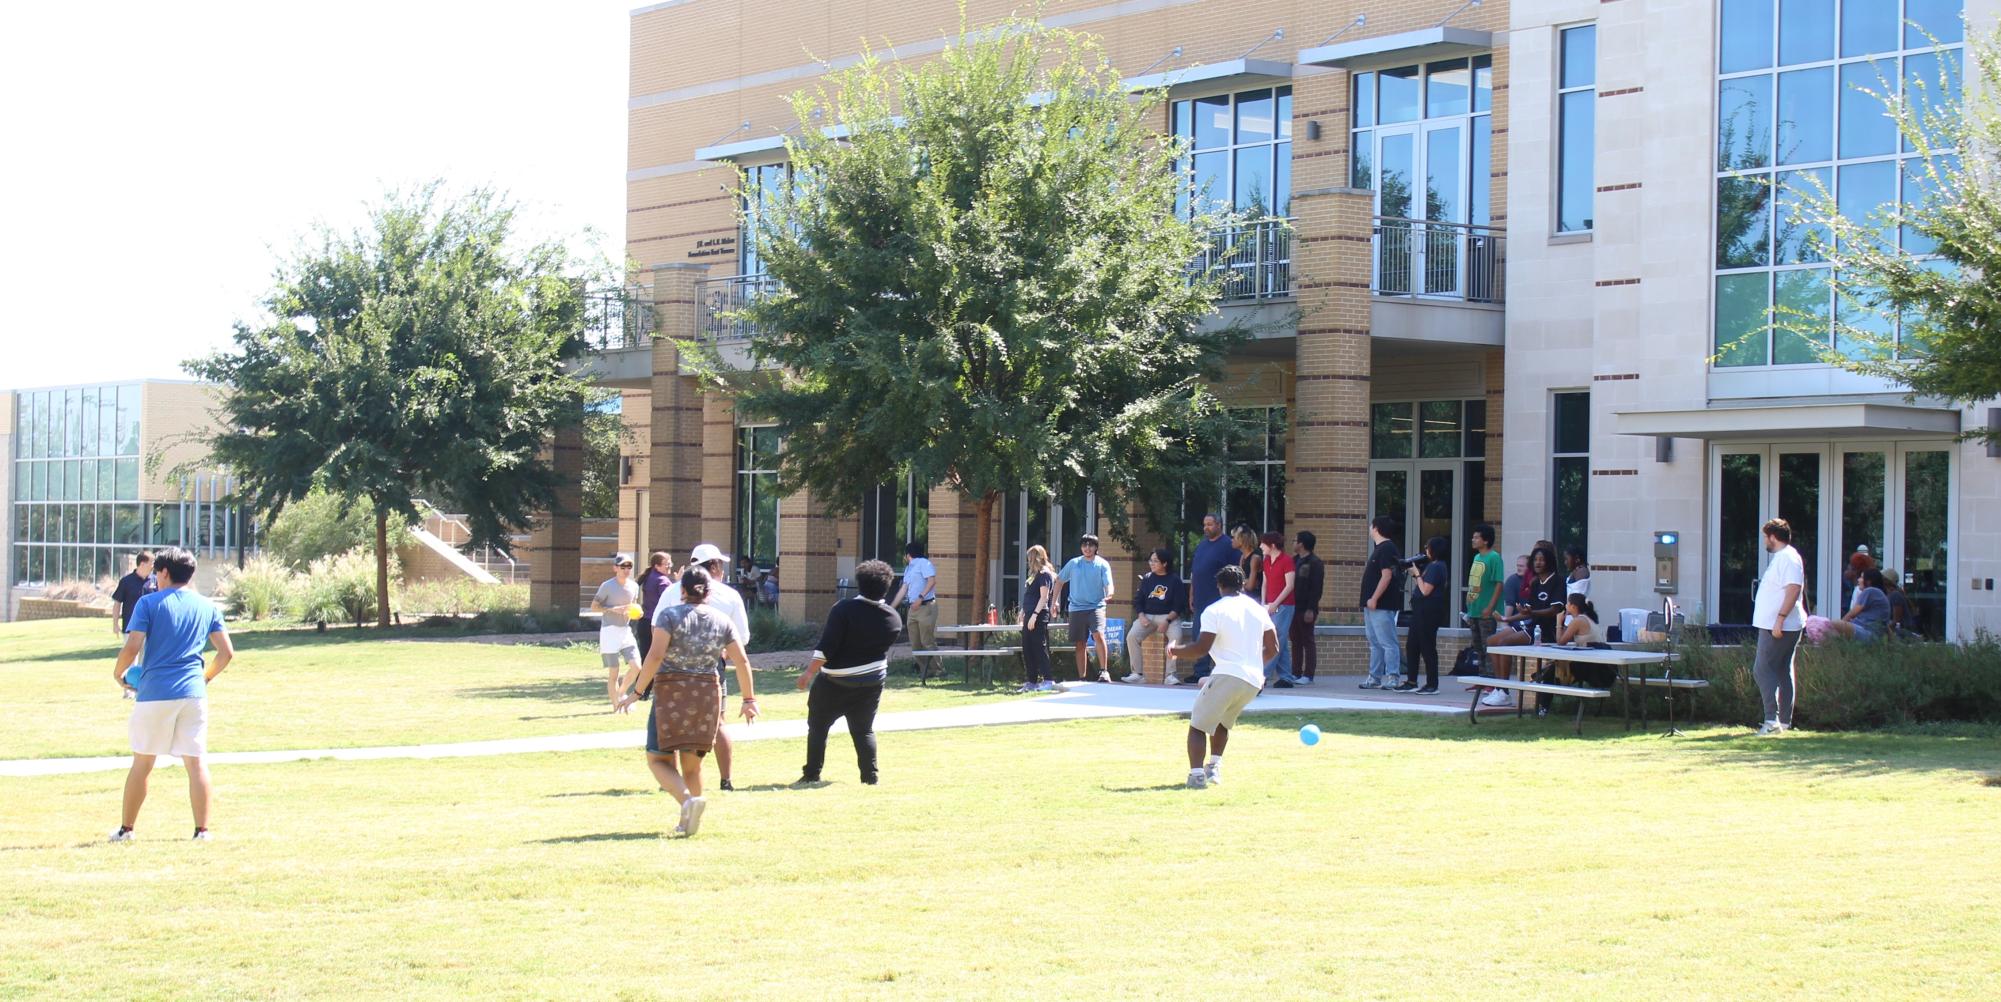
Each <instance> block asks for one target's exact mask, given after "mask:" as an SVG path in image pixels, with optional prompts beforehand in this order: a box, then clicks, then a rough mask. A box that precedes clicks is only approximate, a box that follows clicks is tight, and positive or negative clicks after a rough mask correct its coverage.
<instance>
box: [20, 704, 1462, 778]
mask: <svg viewBox="0 0 2001 1002" xmlns="http://www.w3.org/2000/svg"><path fill="white" fill-rule="evenodd" d="M1070 687H1071V688H1070V690H1069V691H1068V692H1060V693H1051V694H1049V695H1046V696H1037V697H1032V698H1031V697H1022V698H1017V699H1000V700H996V701H994V702H991V703H979V704H975V705H973V706H955V707H950V708H947V709H940V710H910V711H906V712H902V713H885V714H883V715H881V716H879V717H877V718H876V722H875V726H876V730H877V731H878V732H890V731H924V730H936V729H940V728H948V727H991V726H996V725H1001V724H1036V723H1048V722H1051V721H1060V720H1092V719H1101V718H1106V717H1158V716H1175V715H1186V714H1187V713H1188V711H1189V709H1190V708H1191V707H1192V706H1194V704H1195V692H1196V689H1195V687H1194V686H1173V687H1168V686H1152V685H1146V686H1141V685H1121V684H1118V683H1102V682H1072V683H1070ZM1319 688H1321V687H1319V686H1315V687H1313V688H1310V689H1306V690H1289V691H1285V692H1277V691H1273V690H1266V691H1265V692H1264V694H1262V695H1260V696H1259V697H1258V698H1257V700H1256V701H1255V702H1253V703H1252V704H1251V705H1250V708H1249V709H1248V710H1247V711H1246V712H1249V713H1325V712H1327V711H1329V710H1390V711H1404V712H1412V713H1443V714H1451V713H1464V712H1466V711H1465V704H1464V703H1463V702H1462V701H1461V700H1460V699H1449V700H1440V698H1439V697H1429V698H1422V699H1420V698H1405V699H1393V698H1386V697H1381V696H1376V697H1374V698H1366V699H1364V698H1349V697H1345V696H1333V695H1324V696H1323V695H1319V694H1317V693H1315V692H1314V690H1315V689H1319ZM1365 695H1366V694H1365ZM644 719H645V718H644V716H643V715H635V716H634V717H633V718H632V726H631V727H627V728H623V729H621V730H618V731H608V732H604V733H599V734H558V735H551V736H548V737H536V738H503V739H500V740H495V741H462V742H458V743H455V744H433V745H390V746H385V747H376V748H307V749H294V750H283V751H243V752H215V753H212V754H210V755H209V756H208V761H209V762H210V763H211V764H214V765H258V764H266V763H275V762H304V761H310V760H313V759H335V760H339V761H366V760H369V759H387V758H420V759H425V758H468V757H475V756H481V755H522V754H528V753H531V752H570V751H602V750H605V749H620V748H631V749H637V748H639V747H640V746H641V745H642V743H643V740H644V735H643V734H641V729H642V727H643V723H642V722H643V721H644ZM835 730H836V731H837V732H844V731H845V730H846V726H845V725H844V724H836V725H835ZM729 733H730V737H731V738H732V739H734V740H736V741H766V740H778V739H783V738H798V737H804V736H805V734H806V722H805V721H804V720H779V721H773V722H771V723H767V724H756V725H745V724H740V723H738V724H731V725H729ZM131 761H132V760H131V757H130V756H126V755H116V756H112V755H106V756H99V757H95V758H40V759H12V760H7V761H0V776H60V775H69V774H74V773H85V772H109V771H114V770H119V769H124V768H125V767H126V766H127V765H129V764H130V763H131ZM176 761H177V760H175V759H173V758H171V757H168V756H162V757H161V764H163V765H169V764H174V763H175V762H176Z"/></svg>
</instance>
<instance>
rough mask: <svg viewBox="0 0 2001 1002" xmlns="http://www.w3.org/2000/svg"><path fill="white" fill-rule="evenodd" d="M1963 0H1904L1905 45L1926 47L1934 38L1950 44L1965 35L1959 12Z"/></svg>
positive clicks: (1963, 4) (1962, 6)
mask: <svg viewBox="0 0 2001 1002" xmlns="http://www.w3.org/2000/svg"><path fill="white" fill-rule="evenodd" d="M1965 7H1966V0H1904V20H1905V21H1909V22H1913V23H1910V24H1906V25H1904V48H1906V49H1929V48H1931V47H1932V44H1933V42H1934V41H1936V42H1937V43H1938V44H1940V45H1950V44H1952V43H1953V42H1957V41H1960V40H1962V39H1964V38H1965V37H1966V28H1965V26H1964V25H1962V24H1961V23H1960V20H1959V16H1960V12H1961V11H1963V10H1964V9H1965Z"/></svg>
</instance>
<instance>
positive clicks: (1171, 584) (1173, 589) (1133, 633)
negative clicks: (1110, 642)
mask: <svg viewBox="0 0 2001 1002" xmlns="http://www.w3.org/2000/svg"><path fill="white" fill-rule="evenodd" d="M1173 560H1174V554H1172V553H1170V552H1168V550H1167V548H1166V547H1164V546H1163V547H1158V548H1156V549H1155V550H1154V551H1153V552H1152V553H1150V554H1148V555H1147V558H1146V576H1145V577H1142V578H1140V579H1139V588H1138V589H1137V590H1135V591H1134V592H1133V625H1132V627H1131V628H1130V629H1128V630H1126V665H1127V667H1128V668H1130V669H1131V671H1132V674H1130V675H1127V676H1126V679H1125V680H1126V681H1128V682H1144V681H1146V638H1148V637H1151V636H1153V635H1154V634H1156V633H1158V634H1161V635H1162V636H1163V637H1165V638H1167V639H1168V640H1169V642H1172V638H1173V636H1174V631H1175V630H1176V629H1178V627H1176V626H1175V625H1174V624H1176V623H1178V622H1180V621H1181V620H1184V619H1187V618H1188V583H1187V582H1185V581H1183V580H1181V575H1179V574H1176V573H1174V564H1173ZM1173 677H1174V665H1172V664H1168V665H1167V666H1166V667H1164V668H1163V669H1162V670H1161V678H1162V679H1172V678H1173Z"/></svg>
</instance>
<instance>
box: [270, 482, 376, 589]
mask: <svg viewBox="0 0 2001 1002" xmlns="http://www.w3.org/2000/svg"><path fill="white" fill-rule="evenodd" d="M409 527H410V523H409V522H408V521H407V520H405V519H403V518H401V517H396V518H392V519H390V523H389V547H390V549H392V550H393V549H397V548H399V547H401V546H402V544H403V540H404V538H405V537H406V536H408V535H409ZM261 535H262V543H263V546H264V551H265V552H266V553H268V554H270V556H271V558H272V559H273V560H276V561H278V562H279V563H281V564H283V565H285V566H286V567H288V568H290V569H292V570H294V571H303V570H305V569H306V568H307V567H309V566H311V565H312V563H313V561H315V560H320V559H322V558H325V557H331V556H334V555H335V554H339V553H346V552H347V551H349V550H355V549H362V548H365V547H367V546H369V545H371V544H372V543H373V542H374V541H375V505H374V503H373V502H371V501H369V500H368V499H367V498H365V497H363V498H358V499H354V500H350V499H348V498H344V497H341V496H339V495H337V494H330V493H328V492H326V491H321V490H315V491H311V492H309V493H308V494H306V496H305V497H302V498H299V499H297V500H296V501H293V502H291V503H290V504H287V505H286V506H285V510H284V511H283V512H282V513H280V514H279V515H278V517H277V518H274V519H272V520H271V522H270V524H269V525H267V526H265V527H264V531H263V533H262V534H261Z"/></svg>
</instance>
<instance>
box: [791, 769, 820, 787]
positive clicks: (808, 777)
mask: <svg viewBox="0 0 2001 1002" xmlns="http://www.w3.org/2000/svg"><path fill="white" fill-rule="evenodd" d="M819 781H820V777H818V776H815V775H813V774H812V773H810V772H809V773H804V774H802V775H800V777H799V778H798V779H795V780H793V781H792V785H793V786H811V785H812V784H814V783H817V782H819Z"/></svg>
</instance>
